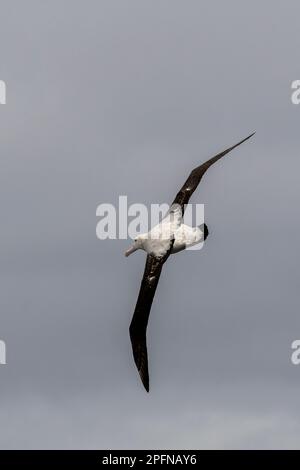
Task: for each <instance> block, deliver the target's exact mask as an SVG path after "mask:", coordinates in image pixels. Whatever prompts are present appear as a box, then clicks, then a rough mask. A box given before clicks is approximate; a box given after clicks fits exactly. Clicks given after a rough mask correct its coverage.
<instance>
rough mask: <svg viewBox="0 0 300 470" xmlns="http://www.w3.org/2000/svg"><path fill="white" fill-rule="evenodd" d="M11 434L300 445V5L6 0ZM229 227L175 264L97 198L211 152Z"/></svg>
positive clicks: (5, 417)
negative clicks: (140, 364)
mask: <svg viewBox="0 0 300 470" xmlns="http://www.w3.org/2000/svg"><path fill="white" fill-rule="evenodd" d="M0 13H1V19H2V21H1V29H0V79H2V80H5V81H6V84H7V104H6V105H5V106H4V105H1V106H0V119H1V161H2V165H1V172H0V214H1V221H2V223H1V245H0V250H1V252H0V256H1V270H0V276H1V287H2V288H1V292H2V293H1V296H0V312H1V316H0V339H3V340H5V341H6V344H7V362H8V364H7V365H6V366H0V383H1V394H0V421H1V427H0V447H1V448H4V449H8V448H123V449H127V448H254V447H259V448H276V447H282V448H295V447H299V435H300V412H299V386H300V366H299V367H298V368H297V367H296V366H293V365H292V364H291V361H290V356H291V349H290V346H291V343H292V341H293V340H294V339H298V338H299V337H300V313H299V310H300V309H299V247H298V243H299V235H298V234H299V229H300V223H299V196H300V184H299V172H300V162H299V119H300V106H298V107H297V106H295V105H292V103H291V99H290V95H291V90H290V86H291V82H292V81H293V80H296V79H300V77H299V61H298V57H299V45H300V44H299V14H300V6H299V2H296V1H288V2H284V3H283V2H281V3H280V4H279V2H276V3H275V2H271V1H265V2H260V1H258V0H253V1H252V2H251V3H246V2H239V1H230V0H228V1H227V2H221V1H209V2H208V1H206V2H199V1H196V0H194V1H193V0H189V1H188V2H183V1H179V0H168V1H167V0H162V1H150V0H147V1H146V0H136V1H134V0H127V1H120V0H119V1H117V0H113V1H111V0H107V1H103V0H101V1H99V0H98V1H92V0H90V1H89V2H84V1H74V0H73V1H70V0H68V1H67V0H65V1H61V0H60V1H57V0H55V1H52V2H39V1H33V0H27V2H18V1H16V0H10V1H7V0H6V1H2V2H1V7H0ZM253 130H256V131H257V134H256V136H255V137H254V138H253V139H252V140H251V141H249V142H247V143H246V144H245V145H243V146H242V147H240V148H239V149H238V150H236V151H235V152H234V153H232V154H230V156H229V157H228V158H226V159H224V160H223V161H222V162H220V163H218V164H216V165H215V166H214V167H212V168H211V169H210V170H209V172H208V173H207V174H206V176H205V178H204V180H203V182H202V184H201V187H200V189H199V190H198V191H197V192H196V193H195V195H194V196H193V199H192V201H193V202H201V203H204V204H205V215H206V222H207V224H208V226H209V228H210V236H209V238H208V240H207V243H206V245H205V247H204V249H203V250H202V251H200V252H193V251H190V252H187V253H180V254H178V255H177V256H176V257H172V258H171V259H170V260H169V261H168V263H167V265H166V266H165V269H164V272H163V275H162V278H161V281H160V284H159V288H158V291H157V295H156V298H155V301H154V305H153V309H152V313H151V317H150V325H149V330H148V331H149V334H148V344H149V356H150V380H151V385H150V386H151V391H150V394H149V395H147V394H146V393H145V392H144V390H143V389H142V386H141V384H140V382H139V378H138V375H137V373H136V370H135V367H134V364H133V360H132V354H131V349H130V344H129V335H128V326H129V322H130V319H131V315H132V313H133V309H134V305H135V301H136V296H137V293H138V289H139V284H140V280H141V275H142V272H143V269H144V260H145V256H144V253H142V252H139V253H136V254H135V255H133V256H132V257H130V258H128V259H126V258H125V257H124V255H123V253H124V250H125V249H126V248H127V246H128V243H129V241H124V240H122V241H105V242H103V241H99V240H97V239H96V236H95V228H96V222H97V220H96V217H95V211H96V207H97V205H98V204H99V203H101V202H111V203H116V202H117V201H118V197H119V195H120V194H126V195H128V201H129V203H133V202H143V203H146V204H147V205H149V204H150V203H151V202H155V203H159V202H171V200H172V198H173V196H174V195H175V193H176V191H177V190H178V187H179V186H180V185H181V184H182V182H183V180H184V178H185V177H186V176H187V174H188V173H189V171H190V170H191V169H192V168H193V166H195V165H196V164H199V163H201V162H202V161H204V160H205V159H206V158H207V157H209V156H212V155H213V154H214V153H216V152H217V151H220V150H222V149H223V148H226V147H227V146H229V145H231V144H234V143H236V142H237V141H238V140H240V139H241V138H243V137H245V136H247V135H248V134H249V133H250V132H252V131H253Z"/></svg>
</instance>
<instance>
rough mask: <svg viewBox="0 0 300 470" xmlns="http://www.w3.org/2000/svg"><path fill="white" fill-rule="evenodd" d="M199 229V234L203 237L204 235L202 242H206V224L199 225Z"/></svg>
mask: <svg viewBox="0 0 300 470" xmlns="http://www.w3.org/2000/svg"><path fill="white" fill-rule="evenodd" d="M199 228H200V230H201V232H203V235H204V239H203V240H206V239H207V237H208V235H209V231H208V227H207V225H206V224H201V225H199Z"/></svg>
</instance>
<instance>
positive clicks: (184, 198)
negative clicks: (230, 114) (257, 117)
mask: <svg viewBox="0 0 300 470" xmlns="http://www.w3.org/2000/svg"><path fill="white" fill-rule="evenodd" d="M254 134H255V132H253V134H251V135H249V136H248V137H246V139H243V140H241V141H240V142H238V143H237V144H235V145H233V146H232V147H230V148H228V149H226V150H224V151H223V152H221V153H218V155H216V156H215V157H212V158H211V159H210V160H207V162H205V163H203V164H202V165H200V166H198V167H197V168H194V170H193V171H192V172H191V174H190V176H189V177H188V179H187V180H186V182H185V183H184V185H183V186H182V188H181V189H180V191H179V193H177V196H176V197H175V199H174V201H173V203H172V205H174V204H179V205H180V206H181V210H182V214H183V213H184V208H185V207H184V206H185V204H187V203H188V202H189V199H190V197H191V195H192V194H193V192H194V191H195V189H196V188H197V186H198V184H199V183H200V181H201V179H202V176H203V175H204V173H205V172H206V170H208V168H209V167H210V166H211V165H213V164H214V163H215V162H216V161H218V160H220V158H222V157H224V155H226V154H227V153H229V152H231V150H233V149H234V148H236V147H238V146H239V145H241V144H242V143H243V142H245V141H246V140H248V139H250V137H252V136H253V135H254Z"/></svg>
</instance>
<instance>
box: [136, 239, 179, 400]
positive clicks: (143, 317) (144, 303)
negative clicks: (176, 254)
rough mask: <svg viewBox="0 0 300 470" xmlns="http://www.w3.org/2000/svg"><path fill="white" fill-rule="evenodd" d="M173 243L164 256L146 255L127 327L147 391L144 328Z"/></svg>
mask: <svg viewBox="0 0 300 470" xmlns="http://www.w3.org/2000/svg"><path fill="white" fill-rule="evenodd" d="M173 244H174V240H171V244H170V249H169V250H168V253H167V254H166V255H165V256H164V257H161V258H157V257H155V256H153V255H148V256H147V260H146V266H145V271H144V275H143V279H142V283H141V287H140V292H139V296H138V299H137V303H136V307H135V310H134V314H133V317H132V320H131V324H130V327H129V333H130V339H131V344H132V351H133V357H134V361H135V364H136V367H137V370H138V372H139V374H140V377H141V379H142V382H143V385H144V387H145V389H146V390H147V392H149V372H148V355H147V342H146V330H147V325H148V319H149V314H150V310H151V306H152V302H153V298H154V295H155V291H156V287H157V284H158V281H159V277H160V273H161V271H162V267H163V264H164V263H165V261H166V260H167V259H168V257H169V255H170V252H171V250H172V248H173Z"/></svg>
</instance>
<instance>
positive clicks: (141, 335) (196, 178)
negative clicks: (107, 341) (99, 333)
mask: <svg viewBox="0 0 300 470" xmlns="http://www.w3.org/2000/svg"><path fill="white" fill-rule="evenodd" d="M254 134H255V132H254V133H253V134H251V135H249V136H248V137H246V139H243V140H241V141H240V142H238V143H237V144H235V145H233V146H232V147H230V148H228V149H226V150H224V151H223V152H221V153H219V154H218V155H216V156H215V157H212V158H210V159H209V160H207V161H206V162H205V163H203V164H202V165H200V166H198V167H197V168H194V170H193V171H192V172H191V173H190V175H189V177H188V179H187V180H186V182H185V183H184V185H183V186H182V188H181V189H180V191H179V192H178V193H177V195H176V197H175V199H174V201H173V203H172V205H171V208H170V210H169V212H168V214H167V215H166V217H165V218H164V219H163V220H162V221H161V222H160V223H159V224H158V225H156V226H155V227H154V228H153V229H152V230H150V231H149V232H148V233H145V234H141V235H139V236H138V237H137V238H136V239H135V240H134V243H133V245H132V246H131V248H129V249H128V250H127V251H126V252H125V255H126V256H129V255H130V254H131V253H133V252H134V251H136V250H138V249H142V250H144V251H146V253H147V259H146V266H145V271H144V275H143V279H142V283H141V287H140V292H139V295H138V299H137V303H136V307H135V310H134V314H133V317H132V321H131V324H130V328H129V333H130V339H131V343H132V350H133V357H134V361H135V364H136V367H137V369H138V372H139V374H140V377H141V379H142V382H143V385H144V387H145V389H146V390H147V392H149V372H148V356H147V343H146V330H147V325H148V319H149V314H150V310H151V306H152V302H153V298H154V295H155V291H156V287H157V284H158V281H159V277H160V274H161V271H162V267H163V265H164V263H165V262H166V261H167V259H168V257H169V256H170V254H171V253H177V252H179V251H181V250H184V249H185V248H187V247H188V246H192V245H195V244H197V243H200V242H203V241H204V240H205V239H206V238H207V236H208V228H207V226H206V224H202V226H200V227H195V228H193V227H189V226H187V225H185V224H183V215H184V209H185V205H186V204H187V203H188V202H189V199H190V197H191V195H192V194H193V192H194V191H195V189H196V188H197V186H198V184H199V183H200V181H201V179H202V176H203V175H204V173H205V172H206V170H208V168H209V167H210V166H211V165H213V164H214V163H215V162H216V161H218V160H219V159H220V158H222V157H224V156H225V155H226V154H227V153H229V152H231V150H233V149H234V148H236V147H238V146H239V145H241V144H242V143H243V142H245V141H246V140H248V139H250V137H252V136H253V135H254Z"/></svg>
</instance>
